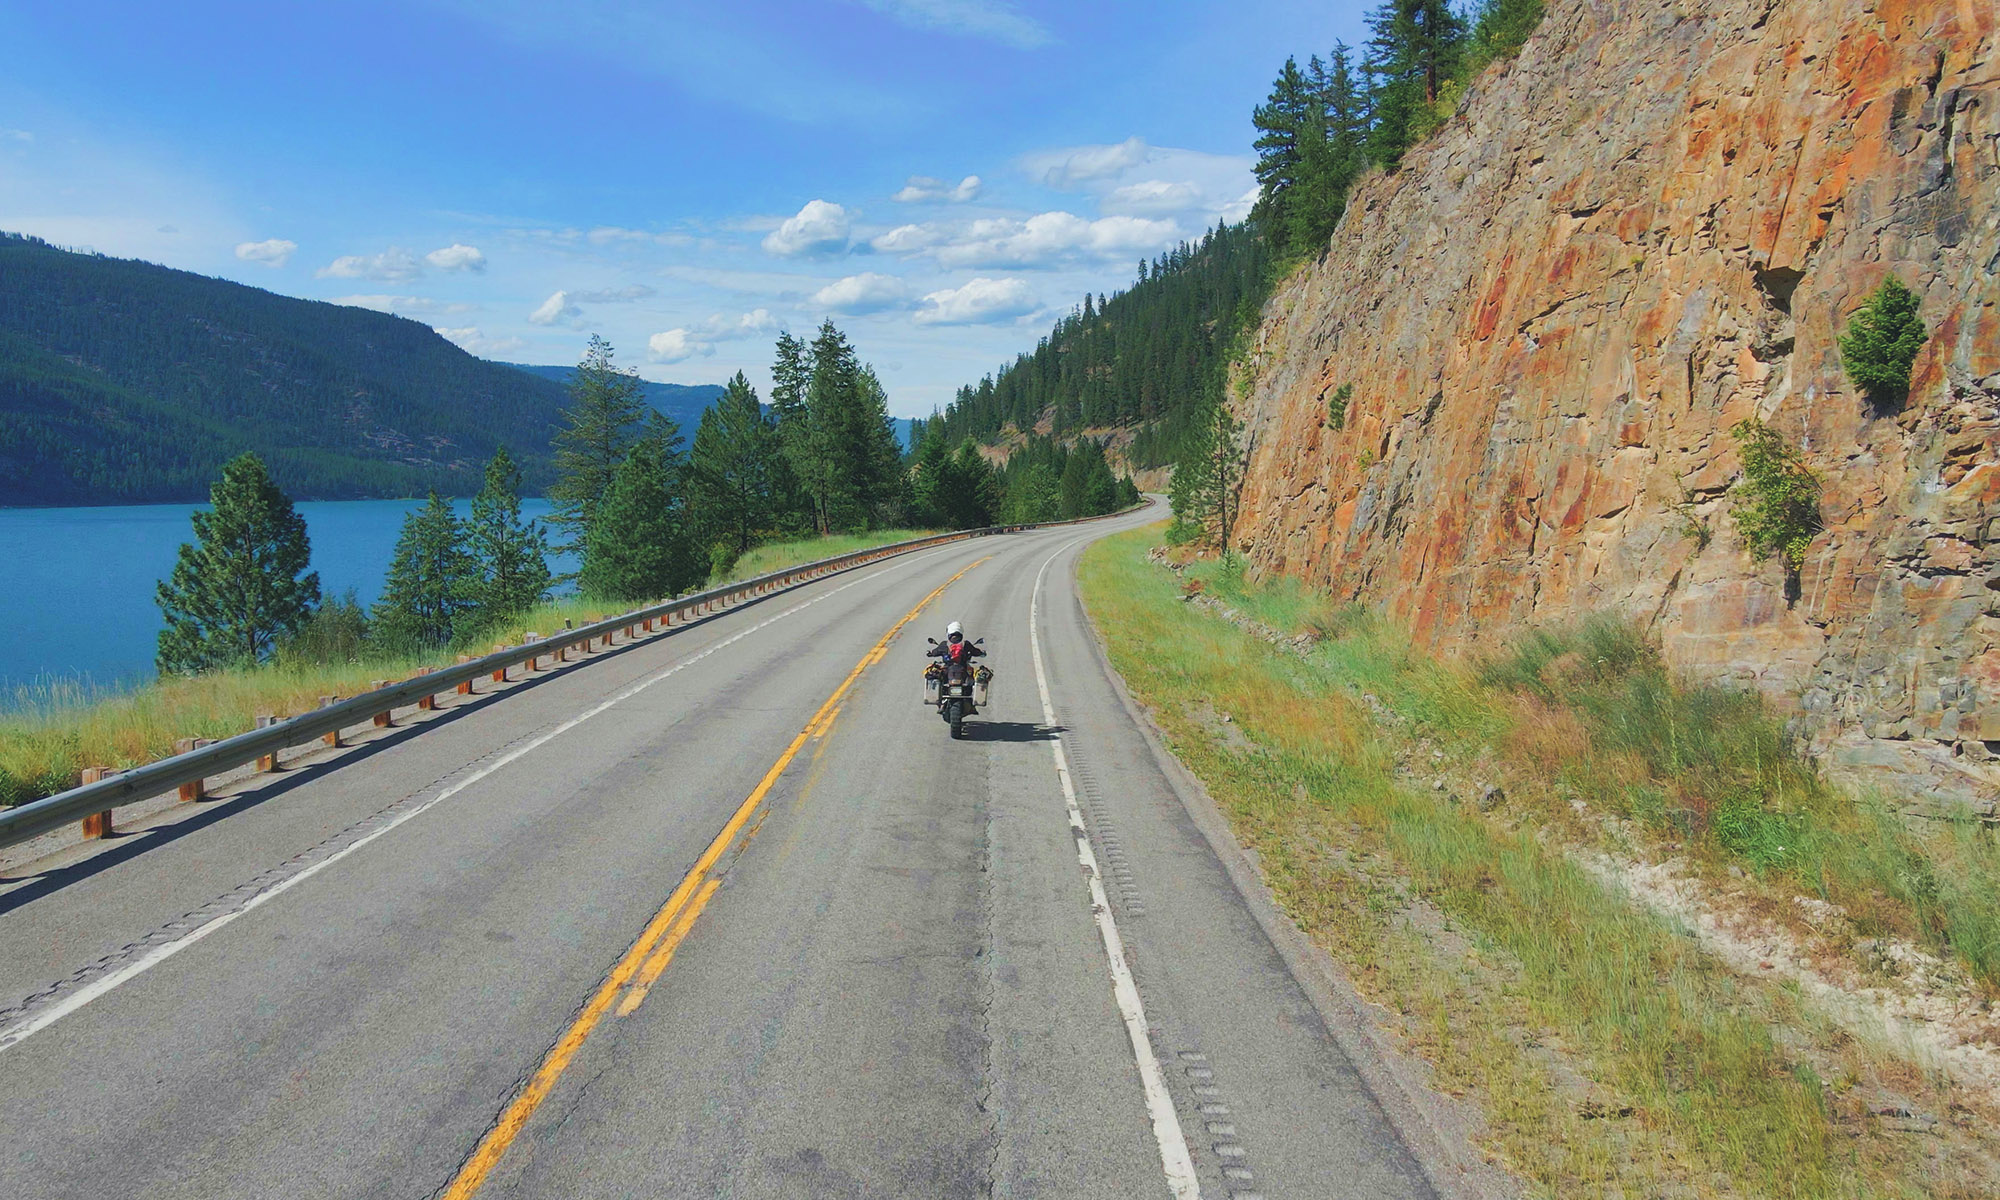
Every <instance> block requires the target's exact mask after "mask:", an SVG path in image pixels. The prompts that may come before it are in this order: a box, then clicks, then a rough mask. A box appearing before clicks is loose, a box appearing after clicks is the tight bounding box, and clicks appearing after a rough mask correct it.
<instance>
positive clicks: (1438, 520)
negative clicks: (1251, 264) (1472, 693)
mask: <svg viewBox="0 0 2000 1200" xmlns="http://www.w3.org/2000/svg"><path fill="white" fill-rule="evenodd" d="M1996 25H2000V7H1996V6H1995V5H1994V4H1993V3H1992V0H1553V2H1552V3H1551V4H1550V6H1549V14H1548V17H1547V19H1546V21H1545V22H1544V24H1543V26H1542V28H1541V30H1540V31H1539V32H1538V33H1537V34H1536V35H1535V37H1534V38H1533V39H1532V40H1531V41H1530V42H1529V44H1528V45H1527V47H1526V48H1525V49H1524V51H1523V52H1522V54H1521V55H1520V57H1519V58H1518V59H1517V60H1515V61H1514V62H1512V63H1510V64H1506V65H1504V66H1502V67H1497V68H1494V69H1493V70H1491V71H1489V72H1488V73H1487V74H1486V75H1485V76H1483V77H1482V78H1481V79H1480V80H1478V81H1477V82H1476V83H1475V84H1474V85H1473V87H1472V88H1471V89H1470V90H1469V92H1468V95H1467V97H1466V100H1465V103H1464V104H1463V105H1462V107H1461V108H1460V111H1459V113H1458V115H1457V116H1456V117H1454V118H1453V119H1452V120H1451V122H1450V123H1449V124H1448V125H1447V126H1446V127H1445V128H1444V129H1443V130H1441V131H1440V132H1439V133H1438V135H1437V136H1435V137H1434V138H1432V139H1431V140H1430V141H1428V142H1426V143H1425V144H1424V145H1423V146H1421V147H1419V148H1418V149H1416V150H1415V151H1413V152H1412V153H1411V154H1410V155H1409V156H1408V158H1407V160H1406V161H1405V164H1404V167H1403V169H1402V170H1401V171H1400V172H1398V173H1396V174H1394V175H1386V176H1378V177H1376V178H1373V179H1371V180H1368V181H1366V182H1365V183H1364V184H1363V185H1361V187H1360V188H1359V189H1358V190H1357V191H1356V192H1355V193H1354V195H1353V196H1352V198H1351V200H1350V208H1349V211H1348V213H1347V216H1346V217H1345V219H1344V220H1343V222H1342V224H1341V225H1340V227H1339V229H1338V230H1337V232H1336V234H1335V236H1334V239H1333V243H1332V246H1331V248H1330V250H1329V252H1328V253H1327V254H1326V255H1325V256H1324V257H1323V258H1322V259H1321V261H1319V262H1318V263H1317V264H1315V265H1313V266H1311V267H1309V268H1307V269H1305V270H1303V271H1302V272H1300V273H1299V274H1298V275H1296V276H1294V277H1293V278H1292V279H1291V280H1289V281H1288V282H1287V284H1286V285H1284V286H1283V287H1281V288H1280V289H1279V291H1278V292H1277V294H1276V295H1275V296H1274V297H1273V299H1272V300H1271V302H1270V305H1269V307H1268V309H1267V311H1266V314H1265V319H1264V321H1263V324H1262V326H1261V327H1260V329H1259V332H1258V336H1257V340H1256V342H1255V347H1254V351H1253V354H1252V356H1251V358H1250V360H1249V364H1248V367H1247V373H1248V376H1249V379H1250V381H1251V382H1250V387H1249V390H1248V392H1247V398H1246V399H1244V400H1243V401H1242V404H1241V407H1242V409H1243V412H1242V415H1243V416H1244V417H1245V419H1246V422H1247V425H1248V428H1249V436H1250V444H1251V452H1250V465H1249V469H1248V475H1247V478H1246V484H1245V488H1244V504H1243V510H1242V518H1241V521H1240V523H1239V524H1238V526H1237V528H1236V531H1235V533H1236V539H1237V541H1238V542H1239V543H1240V544H1244V545H1246V546H1247V547H1248V549H1249V553H1250V556H1251V559H1252V562H1253V563H1254V564H1255V565H1256V567H1257V568H1258V569H1260V570H1263V571H1283V572H1291V573H1295V574H1298V575H1302V576H1304V577H1307V578H1308V579H1310V580H1312V581H1313V582H1315V583H1317V584H1320V585H1321V586H1324V587H1327V588H1330V589H1331V590H1333V591H1334V592H1336V593H1337V594H1339V595H1342V596H1345V597H1352V598H1356V599H1359V600H1361V601H1363V602H1366V603H1369V604H1373V605H1376V606H1378V607H1381V608H1383V609H1385V610H1387V611H1389V612H1390V613H1392V614H1395V615H1396V616H1398V617H1400V618H1402V619H1403V620H1405V621H1407V622H1408V623H1409V624H1410V625H1411V626H1412V628H1413V629H1414V630H1415V631H1416V633H1417V635H1418V637H1419V638H1421V639H1424V640H1426V641H1427V642H1430V643H1432V644H1436V645H1440V646H1446V647H1451V648H1457V647H1462V646H1468V645H1477V644H1479V643H1480V642H1482V641H1484V640H1490V639H1492V638H1494V637H1496V636H1498V635H1504V634H1505V633H1507V632H1509V631H1512V630H1515V629H1518V628H1520V627H1522V626H1529V625H1537V624H1553V623H1560V622H1562V621H1565V620H1570V619H1574V618H1575V617H1577V616H1579V615H1581V614H1584V613H1589V612H1601V611H1611V612H1617V613H1622V614H1625V615H1627V616H1630V617H1632V618H1635V619H1637V620H1639V621H1641V622H1643V623H1645V624H1646V626H1647V627H1648V628H1649V629H1650V630H1652V631H1653V632H1654V633H1655V634H1656V635H1657V636H1658V638H1659V639H1660V642H1661V645H1662V647H1663V649H1664V652H1665V654H1666V656H1667V658H1668V660H1669V661H1670V662H1671V663H1673V664H1674V665H1676V666H1678V667H1680V668H1683V669H1686V670H1688V671H1690V672H1692V673H1694V674H1696V675H1698V676H1701V677H1705V678H1711V679H1721V680H1726V681H1735V682H1738V683H1741V684H1744V685H1753V686H1756V687H1758V688H1761V689H1762V690H1764V691H1765V692H1766V693H1768V694H1769V695H1771V696H1772V697H1773V698H1775V699H1777V700H1778V701H1779V702H1780V703H1781V704H1784V705H1788V706H1790V707H1791V708H1792V709H1793V710H1794V711H1796V712H1797V713H1799V714H1800V716H1801V717H1802V719H1803V721H1804V723H1805V724H1806V726H1807V727H1808V728H1809V729H1811V730H1812V732H1813V739H1814V742H1815V746H1816V748H1817V749H1818V750H1820V751H1821V752H1822V753H1823V754H1824V756H1825V761H1826V762H1827V763H1828V764H1829V766H1830V767H1832V768H1834V769H1835V770H1836V771H1839V772H1845V773H1847V774H1849V775H1858V776H1861V777H1863V778H1880V779H1883V781H1885V782H1889V783H1892V784H1894V785H1895V786H1897V787H1898V788H1900V789H1902V790H1904V791H1906V792H1910V791H1914V792H1918V793H1922V794H1927V795H1934V796H1954V797H1961V798H1971V799H1974V800H1976V801H1978V802H1979V803H1980V804H1981V805H1982V807H1984V808H1986V809H1987V810H1988V811H1990V810H1991V808H1992V806H1993V802H1994V800H1995V799H1996V797H2000V461H1996V446H2000V276H1997V275H1996V272H2000V64H1996V62H1995V58H1994V51H1995V49H1996ZM1890 273H1894V274H1896V275H1897V276H1898V277H1900V278H1901V279H1902V280H1903V281H1904V282H1905V283H1907V284H1909V285H1910V286H1911V287H1913V288H1914V289H1915V290H1916V291H1917V292H1918V293H1919V294H1920V295H1921V296H1922V298H1923V310H1922V316H1923V319H1924V321H1925V324H1926V325H1927V326H1928V327H1929V329H1930V331H1931V336H1930V340H1929V341H1928V342H1927V343H1926V345H1925V347H1924V350H1923V352H1922V354H1921V355H1920V356H1919V358H1918V360H1917V363H1916V370H1915V380H1914V386H1913V387H1912V389H1911V393H1910V397H1909V400H1908V402H1907V404H1905V405H1904V406H1902V407H1901V408H1900V410H1898V411H1892V412H1878V411H1877V409H1876V408H1875V407H1874V406H1873V405H1872V404H1871V403H1870V402H1869V401H1868V400H1867V399H1866V398H1864V397H1863V396H1861V395H1860V394H1859V392H1858V390H1857V389H1855V388H1854V387H1853V386H1852V385H1851V384H1850V383H1849V382H1848V380H1847V378H1846V376H1845V374H1844V372H1843V371H1842V368H1841V364H1840V356H1839V351H1838V347H1837V345H1836V342H1835V338H1836V336H1837V334H1838V333H1840V332H1841V331H1842V330H1843V329H1844V328H1845V327H1846V323H1847V320H1848V318H1849V316H1850V315H1851V314H1852V313H1853V311H1854V310H1855V309H1856V308H1857V307H1858V306H1859V305H1860V304H1861V302H1862V300H1863V299H1864V298H1865V297H1866V296H1867V295H1868V294H1869V293H1870V292H1872V291H1873V290H1874V289H1875V288H1876V287H1877V286H1878V285H1879V284H1880V283H1881V281H1882V280H1883V278H1884V277H1885V276H1886V275H1888V274H1890ZM1343 387H1348V388H1351V389H1352V390H1351V393H1349V399H1348V400H1347V405H1346V411H1345V419H1344V421H1342V422H1341V423H1339V424H1338V425H1336V424H1335V423H1334V422H1333V421H1332V420H1331V419H1330V416H1329V408H1330V404H1331V402H1332V401H1333V399H1334V398H1335V397H1336V396H1338V395H1340V394H1341V389H1342V388H1343ZM1753 415H1754V416H1759V417H1761V418H1762V419H1763V420H1765V421H1766V422H1767V423H1769V424H1770V425H1771V426H1772V427H1774V428H1775V429H1777V430H1778V431H1779V432H1780V433H1781V434H1783V435H1784V436H1785V437H1786V438H1787V439H1788V440H1790V441H1791V442H1792V443H1793V444H1795V445H1797V446H1799V447H1800V448H1802V449H1803V450H1804V452H1805V453H1806V455H1807V458H1808V461H1809V462H1810V463H1811V464H1812V465H1813V467H1814V468H1815V469H1816V470H1817V471H1819V472H1820V473H1821V475H1822V476H1823V478H1824V481H1825V488H1824V494H1823V497H1822V504H1821V508H1822V513H1823V517H1824V521H1825V531H1824V532H1822V533H1821V534H1820V535H1819V536H1818V537H1817V538H1816V539H1815V540H1814V542H1813V544H1812V547H1811V552H1810V554H1809V556H1808V558H1807V561H1806V563H1805V567H1804V569H1803V571H1802V572H1801V576H1800V580H1799V587H1798V589H1797V594H1796V595H1795V596H1794V595H1788V591H1789V590H1790V589H1788V588H1787V586H1786V578H1785V572H1784V569H1783V568H1782V566H1781V565H1780V564H1779V563H1778V562H1777V561H1775V560H1766V561H1764V562H1757V561H1754V560H1753V559H1752V557H1751V556H1750V555H1749V554H1748V553H1747V552H1746V551H1745V550H1744V548H1743V545H1742V542H1741V541H1740V539H1739V538H1738V537H1737V535H1736V531H1735V529H1734V527H1733V524H1732V522H1731V521H1730V519H1729V515H1728V514H1729V504H1728V500H1727V492H1728V489H1729V487H1730V485H1731V484H1732V482H1734V481H1735V480H1736V478H1737V477H1738V474H1739V464H1738V461H1737V456H1736V444H1735V441H1734V439H1732V438H1731V437H1730V435H1729V433H1728V430H1729V428H1730V426H1731V425H1732V424H1734V423H1735V422H1737V421H1739V420H1741V419H1743V418H1745V417H1749V416H1753ZM1704 522H1705V523H1706V525H1707V527H1708V528H1709V529H1711V530H1712V531H1713V535H1714V536H1713V540H1712V541H1711V542H1709V544H1707V545H1706V546H1705V547H1704V546H1703V545H1701V544H1700V540H1698V539H1697V538H1696V537H1695V536H1693V535H1692V533H1691V529H1692V528H1693V527H1694V526H1696V525H1700V524H1702V523H1704Z"/></svg>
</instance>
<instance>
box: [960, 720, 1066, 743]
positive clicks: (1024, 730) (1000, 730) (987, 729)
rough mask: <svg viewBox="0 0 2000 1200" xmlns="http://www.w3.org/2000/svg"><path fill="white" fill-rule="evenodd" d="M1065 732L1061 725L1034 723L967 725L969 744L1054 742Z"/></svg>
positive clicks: (966, 731)
mask: <svg viewBox="0 0 2000 1200" xmlns="http://www.w3.org/2000/svg"><path fill="white" fill-rule="evenodd" d="M1064 732H1065V727H1064V726H1061V725H1042V724H1038V723H1036V722H1034V721H981V720H977V719H975V720H971V721H967V722H966V723H965V737H964V739H963V740H965V741H968V742H1052V741H1054V740H1056V738H1057V737H1058V736H1059V735H1060V734H1062V733H1064Z"/></svg>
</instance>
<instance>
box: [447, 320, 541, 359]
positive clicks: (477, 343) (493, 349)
mask: <svg viewBox="0 0 2000 1200" xmlns="http://www.w3.org/2000/svg"><path fill="white" fill-rule="evenodd" d="M437 333H438V336H439V337H442V338H444V339H445V340H446V341H448V342H453V343H455V344H456V345H457V346H458V348H459V349H461V350H463V351H465V352H466V353H467V354H477V355H478V356H480V357H481V358H498V357H500V356H501V355H504V354H513V353H516V352H517V351H520V350H525V349H527V346H528V343H527V342H525V341H523V340H521V339H520V338H517V337H500V338H492V337H487V336H486V335H485V334H484V333H482V332H480V330H479V327H478V326H477V325H467V326H465V327H464V328H462V329H446V328H445V327H443V326H441V325H440V326H438V327H437Z"/></svg>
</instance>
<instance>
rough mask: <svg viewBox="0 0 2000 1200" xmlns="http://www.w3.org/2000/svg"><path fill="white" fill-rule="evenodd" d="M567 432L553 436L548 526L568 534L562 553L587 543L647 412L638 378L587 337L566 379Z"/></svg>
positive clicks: (600, 341) (608, 348) (607, 346)
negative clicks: (580, 357)
mask: <svg viewBox="0 0 2000 1200" xmlns="http://www.w3.org/2000/svg"><path fill="white" fill-rule="evenodd" d="M568 387H569V394H570V407H569V408H567V409H565V410H564V411H563V419H564V420H565V421H566V422H568V424H567V427H566V428H564V429H563V430H562V431H561V432H559V433H557V434H556V436H555V468H556V480H555V482H554V483H552V484H550V485H549V489H548V491H549V499H550V500H552V501H554V502H555V515H554V517H552V518H551V520H552V521H553V522H554V523H555V524H556V525H558V526H560V527H561V528H563V529H565V530H567V531H568V533H569V538H570V540H569V542H568V543H567V545H566V546H565V548H566V549H572V550H574V549H580V548H582V547H583V546H584V545H585V544H587V543H588V542H589V540H590V529H591V526H592V524H593V523H594V522H595V521H596V518H597V507H598V505H599V504H600V503H601V502H602V501H603V499H604V496H605V493H606V491H607V490H608V489H609V488H610V486H611V479H612V476H613V475H615V474H616V473H617V471H618V468H619V466H620V464H622V463H623V462H624V461H625V459H626V457H627V456H628V454H629V453H630V451H631V449H632V444H633V442H635V441H636V440H637V439H638V437H639V433H640V423H641V418H643V417H644V416H645V415H646V412H647V407H646V403H645V400H644V391H643V389H642V387H641V385H640V382H639V376H638V375H637V374H636V373H633V372H630V371H625V370H621V369H620V368H619V367H618V365H617V363H616V361H615V359H614V354H613V351H612V349H611V343H609V342H607V341H605V340H604V339H603V338H601V337H598V336H596V335H595V334H593V335H591V338H590V344H589V347H588V348H587V349H586V350H585V351H584V355H583V361H581V362H579V363H578V364H577V366H576V372H575V373H574V374H573V375H571V376H570V379H569V385H568Z"/></svg>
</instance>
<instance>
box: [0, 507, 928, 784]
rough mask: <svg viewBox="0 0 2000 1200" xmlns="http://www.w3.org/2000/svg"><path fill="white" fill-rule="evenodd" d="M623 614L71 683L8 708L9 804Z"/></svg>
mask: <svg viewBox="0 0 2000 1200" xmlns="http://www.w3.org/2000/svg"><path fill="white" fill-rule="evenodd" d="M922 536H924V531H921V530H904V529H888V530H880V531H877V532H874V533H867V534H843V535H838V536H834V537H828V538H817V539H804V540H800V541H793V542H776V543H772V544H770V545H766V546H759V547H757V548H756V549H754V550H752V551H751V552H750V553H748V554H746V555H744V556H743V557H742V559H741V560H739V561H738V563H737V564H736V568H735V569H734V570H733V571H732V572H731V573H730V574H729V576H728V578H727V579H723V580H716V581H714V582H716V583H722V582H730V581H734V580H737V579H747V578H750V577H752V576H755V575H761V574H765V573H767V572H770V571H776V570H779V569H781V568H784V567H789V566H796V565H798V564H800V563H806V562H812V561H814V560H816V559H821V558H831V557H833V556H835V555H839V554H845V553H848V552H849V551H853V550H861V549H866V548H868V547H871V546H880V545H886V544H889V543H891V542H901V541H909V540H911V539H912V538H918V537H922ZM621 611H625V608H624V606H620V605H613V604H605V603H601V602H597V601H591V600H585V599H580V598H577V597H566V598H561V599H557V600H554V601H551V602H550V603H547V604H543V605H540V606H538V607H536V608H535V609H533V610H532V611H530V612H528V613H525V614H523V615H521V616H519V617H516V618H514V619H512V620H509V621H507V622H504V623H503V624H501V625H500V626H498V627H496V628H492V629H488V630H485V631H482V632H481V633H480V634H478V635H477V636H472V637H466V638H462V639H460V642H459V644H458V645H455V646H453V647H451V648H450V649H447V650H440V651H435V652H431V653H428V654H396V653H384V652H382V651H380V650H373V651H367V652H364V656H363V657H361V658H360V659H359V660H358V661H354V662H347V663H330V664H315V663H296V662H280V663H273V664H268V665H266V666H262V667H259V668H256V669H254V670H242V671H225V672H219V673H217V674H213V675H204V676H201V677H199V678H194V679H172V680H160V681H157V682H154V683H151V684H147V685H145V686H142V687H138V688H134V689H132V690H130V691H125V692H118V693H112V694H109V695H106V694H100V693H94V692H91V691H89V690H86V689H83V688H81V687H78V686H75V685H68V684H63V683H50V684H44V685H41V686H39V687H36V688H32V689H20V690H17V691H16V692H15V693H14V694H13V695H12V696H10V697H8V698H7V699H8V701H9V703H8V704H7V705H6V707H5V709H4V710H3V711H0V807H6V806H12V805H17V804H24V803H26V802H28V801H30V800H35V799H39V798H40V797H42V796H47V795H52V794H54V793H56V792H59V791H63V790H65V789H67V788H72V787H75V786H76V784H77V782H78V780H79V778H80V775H81V772H82V771H83V769H84V768H85V767H134V766H139V765H142V764H144V763H148V762H151V761H153V760H154V759H158V758H163V757H165V756H167V755H169V754H172V753H173V750H174V742H175V741H176V740H177V739H180V738H187V737H204V738H224V737H229V736H232V735H234V734H238V733H242V732H244V731H245V730H248V729H251V728H253V727H254V726H255V723H256V718H257V717H258V716H260V715H263V714H272V715H276V716H281V717H282V716H293V715H297V714H299V713H302V712H306V711H308V710H310V709H313V708H316V707H318V705H319V697H321V696H334V695H337V696H352V695H355V694H357V693H359V692H363V691H366V690H368V688H369V687H370V685H371V684H372V683H373V682H374V681H375V680H378V679H403V678H407V677H408V676H410V675H411V674H414V673H415V672H416V670H417V669H418V668H419V667H423V666H433V667H437V666H444V665H446V664H449V663H451V662H453V661H454V660H455V657H456V655H457V654H461V653H463V654H471V655H479V654H485V653H488V652H490V651H491V650H492V649H493V648H494V646H495V645H497V644H505V645H519V644H520V642H521V636H522V634H523V633H524V632H526V631H534V632H536V633H539V634H541V635H542V636H543V637H553V636H555V634H556V633H557V632H558V631H560V630H561V629H563V628H564V622H565V621H568V622H569V623H570V624H571V625H574V626H583V625H587V624H590V623H591V622H593V621H598V620H602V619H603V618H605V617H608V616H611V615H613V614H615V613H618V612H621Z"/></svg>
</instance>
